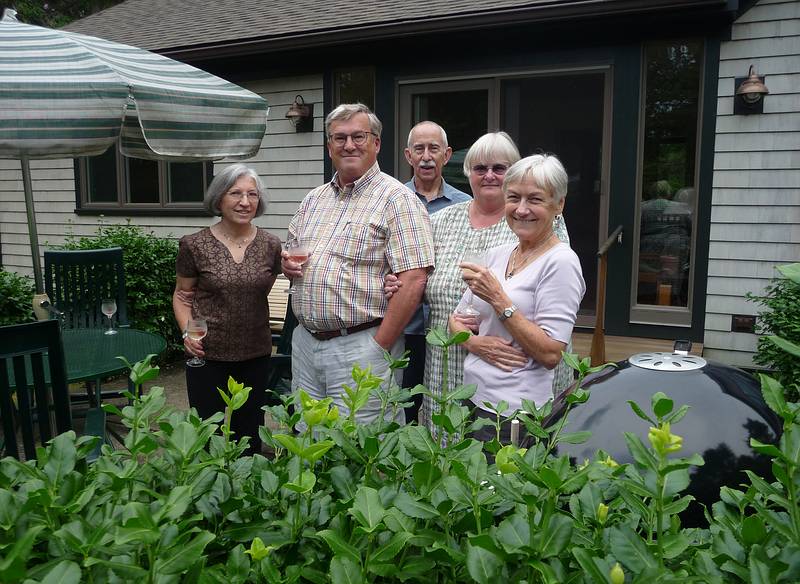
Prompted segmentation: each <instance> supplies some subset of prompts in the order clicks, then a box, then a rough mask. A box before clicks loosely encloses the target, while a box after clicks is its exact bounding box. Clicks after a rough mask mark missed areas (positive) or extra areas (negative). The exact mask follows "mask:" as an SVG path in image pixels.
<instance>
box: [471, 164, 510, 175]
mask: <svg viewBox="0 0 800 584" xmlns="http://www.w3.org/2000/svg"><path fill="white" fill-rule="evenodd" d="M490 170H491V171H492V173H493V174H495V175H497V176H503V175H504V174H505V173H506V171H507V170H508V166H507V165H505V164H493V165H491V166H486V165H485V164H476V165H475V166H473V167H472V172H474V173H475V174H477V175H478V176H483V175H485V174H486V173H487V172H489V171H490Z"/></svg>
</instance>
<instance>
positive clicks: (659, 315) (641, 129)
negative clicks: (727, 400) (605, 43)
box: [628, 42, 708, 328]
mask: <svg viewBox="0 0 800 584" xmlns="http://www.w3.org/2000/svg"><path fill="white" fill-rule="evenodd" d="M702 47H703V56H702V59H701V60H700V65H699V76H698V77H699V84H700V87H699V91H698V95H697V126H696V133H695V166H694V189H695V196H694V201H693V202H692V205H693V206H692V217H693V218H694V224H693V225H692V234H691V237H690V241H689V249H690V253H691V258H690V260H689V279H688V284H687V286H688V297H687V302H686V306H658V305H654V304H639V302H638V295H637V291H638V285H639V281H638V272H639V256H640V249H639V243H640V237H641V228H642V226H641V220H640V218H641V205H642V201H641V192H642V190H643V188H644V184H643V174H644V173H643V171H642V168H643V165H644V144H645V132H646V128H645V125H646V114H645V101H646V99H647V91H646V90H647V81H648V80H647V58H646V46H645V45H643V46H642V49H641V56H640V80H641V90H640V93H639V112H638V114H639V118H638V124H637V132H638V136H637V145H636V197H635V199H634V200H635V214H634V223H633V234H632V238H631V239H632V240H633V248H632V249H631V252H632V254H633V255H632V259H631V276H630V310H629V315H628V322H629V323H630V324H635V325H655V326H672V327H679V328H691V327H692V321H693V315H694V301H695V298H694V296H695V294H694V292H695V290H694V286H695V278H696V275H697V274H696V272H697V252H698V239H697V238H698V231H699V230H700V225H699V223H698V220H697V218H698V217H699V208H700V182H701V181H700V169H701V164H702V143H703V122H704V119H703V118H704V113H705V112H704V108H703V104H704V103H705V94H706V92H707V88H706V67H707V61H706V58H707V57H706V54H707V51H708V43H707V42H703V43H702Z"/></svg>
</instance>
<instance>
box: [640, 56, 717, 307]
mask: <svg viewBox="0 0 800 584" xmlns="http://www.w3.org/2000/svg"><path fill="white" fill-rule="evenodd" d="M645 58H646V67H647V68H646V73H645V88H646V89H645V118H644V150H643V156H642V182H641V185H642V192H641V193H640V197H641V199H640V201H641V203H640V209H641V215H640V226H639V227H640V229H639V270H638V278H637V302H638V304H650V305H660V306H676V307H687V306H688V302H689V276H690V266H691V260H692V243H691V242H692V229H693V225H694V213H695V208H696V205H695V199H696V197H695V184H694V181H695V160H696V154H697V152H696V148H697V127H698V101H699V94H700V73H701V67H700V65H701V62H702V45H701V43H700V42H696V41H691V42H664V41H661V42H654V43H649V44H648V45H647V48H646V53H645Z"/></svg>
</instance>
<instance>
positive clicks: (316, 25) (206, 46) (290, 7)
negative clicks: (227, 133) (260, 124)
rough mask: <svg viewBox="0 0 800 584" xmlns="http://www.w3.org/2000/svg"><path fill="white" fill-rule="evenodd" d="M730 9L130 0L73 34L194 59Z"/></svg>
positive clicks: (566, 0) (561, 2) (681, 4)
mask: <svg viewBox="0 0 800 584" xmlns="http://www.w3.org/2000/svg"><path fill="white" fill-rule="evenodd" d="M725 5H726V0H492V2H486V1H485V0H424V1H422V0H304V1H302V2H297V1H287V0H282V1H281V0H279V1H272V2H270V1H265V0H126V1H125V2H122V3H121V4H117V5H116V6H113V7H111V8H108V9H106V10H103V11H101V12H98V13H96V14H93V15H91V16H88V17H86V18H84V19H81V20H78V21H76V22H73V23H71V24H69V25H67V26H66V27H65V28H66V29H67V30H71V31H74V32H80V33H84V34H89V35H93V36H99V37H102V38H106V39H109V40H113V41H117V42H122V43H128V44H132V45H136V46H138V47H141V48H145V49H149V50H155V51H158V52H162V53H164V54H169V55H171V56H175V57H182V58H192V57H202V56H209V55H212V54H213V55H214V56H223V54H226V55H235V54H251V53H255V52H265V51H270V50H280V49H286V48H301V47H313V46H325V45H333V44H341V43H346V42H351V41H358V40H362V41H363V40H369V39H375V38H384V39H385V38H391V37H393V36H407V35H411V34H418V33H424V32H443V31H455V30H467V29H470V28H476V27H489V26H500V25H504V24H509V23H524V22H533V21H543V20H560V19H568V18H581V17H583V18H586V17H591V16H597V15H601V14H602V15H625V14H646V13H655V12H659V11H673V10H675V9H703V8H715V9H719V8H720V7H724V6H725Z"/></svg>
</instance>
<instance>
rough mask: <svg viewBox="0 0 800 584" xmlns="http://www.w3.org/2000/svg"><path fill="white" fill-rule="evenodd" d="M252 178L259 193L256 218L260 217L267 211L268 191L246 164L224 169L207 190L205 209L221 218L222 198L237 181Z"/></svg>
mask: <svg viewBox="0 0 800 584" xmlns="http://www.w3.org/2000/svg"><path fill="white" fill-rule="evenodd" d="M243 176H244V177H247V178H252V179H253V182H255V183H256V190H257V191H258V207H257V208H256V215H255V216H256V217H260V216H261V215H263V214H264V211H266V210H267V189H266V188H265V187H264V183H263V182H262V181H261V177H260V176H258V173H257V172H256V171H255V170H253V169H252V168H250V167H249V166H247V165H245V164H231V165H230V166H227V167H225V168H223V169H222V170H221V171H220V172H219V173H217V175H216V176H215V177H214V180H212V181H211V184H210V185H208V189H207V190H206V196H205V198H204V199H203V208H205V210H206V211H208V212H209V213H211V214H212V215H215V216H216V217H219V216H220V215H222V212H221V211H220V210H219V203H220V201H221V200H222V197H224V196H225V193H227V192H228V191H229V190H230V189H231V187H232V186H233V185H234V184H236V181H237V180H239V179H240V178H242V177H243Z"/></svg>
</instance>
